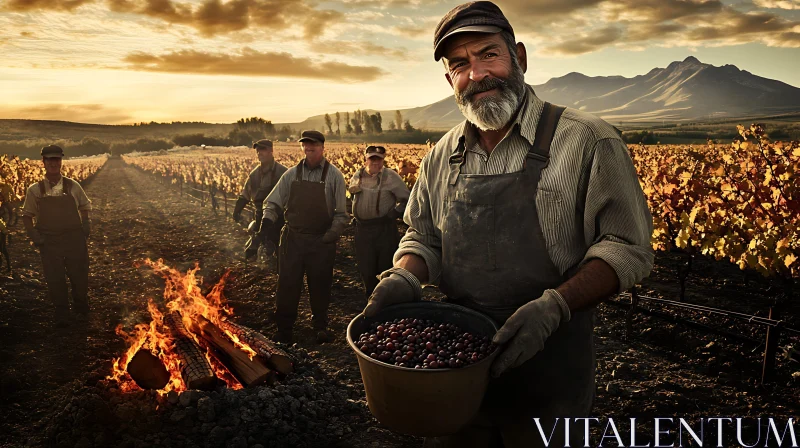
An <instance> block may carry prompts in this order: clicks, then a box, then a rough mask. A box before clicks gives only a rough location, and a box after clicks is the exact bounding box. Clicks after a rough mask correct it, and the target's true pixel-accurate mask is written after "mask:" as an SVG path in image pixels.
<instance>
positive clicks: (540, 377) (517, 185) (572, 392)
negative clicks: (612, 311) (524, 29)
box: [441, 103, 595, 447]
mask: <svg viewBox="0 0 800 448" xmlns="http://www.w3.org/2000/svg"><path fill="white" fill-rule="evenodd" d="M559 109H560V110H559ZM562 111H563V109H561V108H556V107H554V106H551V105H550V104H549V103H546V104H545V108H544V110H543V112H542V118H541V119H540V120H539V125H538V126H537V130H536V137H535V140H534V144H533V146H532V147H531V149H530V150H529V151H528V154H527V156H526V162H525V167H524V168H523V171H521V172H519V173H512V174H500V175H474V174H461V167H462V165H463V164H464V160H465V157H464V151H465V147H464V139H463V138H462V139H461V141H460V143H459V145H458V147H457V148H456V150H455V152H454V153H453V155H452V156H451V158H450V175H449V177H448V186H447V203H446V207H445V210H446V211H445V218H444V226H443V229H442V279H441V290H442V292H444V293H445V294H446V295H447V297H448V300H449V301H452V302H454V303H458V304H460V305H464V306H467V307H469V308H472V309H475V310H478V311H480V312H482V313H485V314H487V315H489V316H491V317H492V318H493V319H494V320H495V321H497V323H498V324H503V323H504V322H505V321H506V319H508V317H509V316H511V315H512V314H513V313H514V311H516V310H517V309H518V308H519V307H520V306H522V305H524V304H526V303H528V302H530V301H531V300H534V299H537V298H539V297H540V296H541V294H542V293H543V292H544V290H545V289H549V288H556V287H557V286H559V285H561V284H562V283H563V282H564V281H566V280H567V278H568V276H566V275H562V274H561V273H560V272H559V270H558V268H557V267H556V266H555V264H554V263H553V261H552V260H551V259H550V256H549V254H548V251H547V243H546V241H545V239H544V234H543V233H542V226H541V223H540V218H539V214H538V210H537V207H536V198H537V195H539V194H544V195H546V198H543V199H545V200H553V201H558V200H559V198H558V197H557V193H555V192H549V191H543V190H540V189H538V186H539V180H540V178H541V171H542V169H544V168H545V167H546V166H547V164H548V161H549V154H550V143H551V142H552V137H553V134H554V132H555V127H556V124H557V123H558V119H559V117H560V113H561V112H562ZM546 225H558V223H554V222H547V223H546ZM592 334H593V311H592V310H589V311H585V312H576V313H573V314H572V319H571V320H570V321H569V322H564V323H562V324H561V326H560V327H559V328H558V329H557V330H556V331H555V332H554V333H553V334H552V335H551V336H550V338H549V339H548V340H547V342H546V343H545V346H544V349H543V350H542V351H541V352H539V353H538V354H536V355H535V356H534V357H533V358H532V359H531V360H529V361H528V362H526V363H524V364H523V365H521V366H519V367H517V368H512V369H510V370H508V371H507V372H506V373H504V374H503V375H502V376H501V377H500V378H498V379H493V380H492V381H491V382H490V384H489V389H488V391H487V393H486V395H485V397H484V403H483V406H482V412H481V415H480V416H479V418H478V421H480V422H482V423H479V425H480V426H483V427H484V428H486V429H487V430H493V431H500V432H502V434H503V439H504V442H505V446H506V447H511V446H520V445H517V443H523V445H521V446H526V447H528V446H534V445H532V443H533V442H534V441H533V440H531V439H530V438H531V437H532V436H534V435H537V434H538V432H535V431H536V430H535V426H533V425H534V422H533V420H532V418H533V417H541V418H553V417H582V416H586V415H587V414H588V412H589V410H590V408H591V404H592V399H593V397H594V388H595V385H594V370H595V357H594V346H593V343H592ZM543 427H546V426H544V424H543ZM550 428H552V426H550ZM559 428H560V432H561V433H563V426H560V427H559ZM473 429H474V428H473ZM531 429H533V431H534V432H532V433H531V432H530V430H531ZM465 431H467V432H469V431H470V429H469V428H467V429H466V430H465ZM454 438H458V435H456V436H454ZM472 438H473V437H472V436H470V437H468V438H466V440H464V439H460V440H459V442H458V445H459V446H484V445H480V443H485V442H474V443H478V444H477V445H468V444H467V445H465V443H467V441H468V440H470V439H472ZM536 439H538V436H536ZM475 440H477V439H475ZM519 440H521V442H517V441H519ZM470 443H472V442H470ZM445 446H454V445H453V444H448V443H445ZM553 446H555V445H553Z"/></svg>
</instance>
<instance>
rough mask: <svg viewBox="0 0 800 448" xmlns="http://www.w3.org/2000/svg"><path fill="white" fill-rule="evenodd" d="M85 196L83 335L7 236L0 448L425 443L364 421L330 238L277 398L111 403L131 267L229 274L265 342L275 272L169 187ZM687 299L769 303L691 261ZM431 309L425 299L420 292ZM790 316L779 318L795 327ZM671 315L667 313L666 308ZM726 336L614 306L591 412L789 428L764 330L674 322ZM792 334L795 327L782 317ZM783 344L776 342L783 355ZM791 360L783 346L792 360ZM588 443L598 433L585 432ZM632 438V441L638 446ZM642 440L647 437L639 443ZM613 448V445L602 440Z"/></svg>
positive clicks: (139, 309) (344, 272) (131, 301)
mask: <svg viewBox="0 0 800 448" xmlns="http://www.w3.org/2000/svg"><path fill="white" fill-rule="evenodd" d="M86 191H87V194H88V195H89V197H90V198H91V199H92V200H93V206H94V208H95V211H94V213H93V224H94V230H93V235H92V237H91V238H90V248H89V251H90V254H91V256H92V265H91V277H90V282H91V283H90V284H91V306H92V314H91V317H90V319H89V322H88V323H86V324H79V323H76V324H74V325H73V326H71V327H70V328H67V329H55V328H54V327H53V316H52V313H51V311H50V307H49V303H48V301H47V297H46V290H45V286H44V282H43V276H42V275H41V274H40V272H39V266H40V263H39V260H38V255H37V253H36V252H35V250H34V248H33V247H32V246H30V245H29V244H28V242H27V240H26V239H25V236H24V231H23V230H22V226H21V223H20V225H18V226H17V227H16V228H14V229H13V231H12V235H11V242H10V246H9V251H10V252H11V256H12V260H13V261H12V268H13V271H12V273H11V274H8V275H5V274H4V276H2V277H0V394H1V395H0V396H1V397H2V400H0V412H2V414H3V415H4V419H2V421H0V428H1V429H0V431H2V434H3V437H2V438H0V446H4V447H5V446H8V447H17V446H76V447H77V446H80V447H92V446H94V447H100V446H130V447H140V446H175V447H194V446H200V447H217V446H220V447H226V446H230V447H257V446H261V447H270V446H308V447H317V446H319V447H323V446H326V447H327V446H340V447H373V446H375V447H378V446H380V447H406V446H408V447H415V446H421V439H418V438H413V437H408V436H402V435H398V434H394V433H392V432H391V431H389V430H387V429H385V428H382V427H381V426H380V425H379V424H378V423H377V422H376V421H375V420H374V419H373V418H372V416H371V414H370V413H369V410H368V409H367V407H366V403H365V401H364V393H363V387H362V385H361V377H360V373H359V370H358V365H357V363H356V358H355V356H354V354H353V353H352V351H351V350H350V348H349V347H348V345H347V343H346V341H345V338H344V334H345V328H346V326H347V324H348V323H349V321H350V320H351V319H352V317H353V316H355V315H356V314H357V313H358V312H359V311H360V310H361V309H362V308H363V306H364V302H365V299H364V296H363V293H362V290H361V283H360V279H359V278H358V275H357V272H356V269H355V262H354V259H353V255H352V253H353V252H352V250H351V244H352V235H351V233H350V232H349V231H348V233H346V234H345V236H344V237H343V238H342V240H341V241H340V243H339V252H338V254H337V263H336V268H335V283H334V286H333V303H332V305H331V311H330V315H331V326H332V329H333V330H334V333H335V340H334V341H333V342H332V343H327V344H322V345H318V344H316V343H315V342H314V334H313V332H312V330H311V322H310V310H309V308H308V303H307V299H306V298H305V297H304V299H303V300H302V301H301V315H300V319H299V321H298V324H297V330H296V332H295V339H296V342H297V345H296V346H295V347H290V348H289V350H290V351H292V352H293V353H294V354H295V355H296V356H297V357H298V359H299V360H300V363H299V365H300V367H301V368H300V369H299V372H298V374H297V375H295V376H294V378H291V379H287V380H286V381H284V382H282V383H280V385H278V386H276V387H268V386H263V387H258V388H254V389H249V390H239V391H230V390H218V391H215V392H210V393H200V392H192V393H188V394H186V393H185V394H180V395H177V394H171V395H167V396H164V397H159V396H158V395H157V394H153V393H148V392H138V393H132V394H122V393H120V392H119V391H118V390H117V389H116V388H115V384H114V383H113V382H109V381H107V380H106V379H105V377H106V376H107V375H108V374H109V373H110V366H111V359H112V358H113V357H117V356H119V355H120V354H121V353H122V352H123V351H124V349H125V345H124V343H123V341H122V340H121V339H120V338H119V337H118V336H117V335H116V334H115V333H114V327H115V326H116V325H117V324H118V323H123V324H124V325H126V326H130V325H132V324H134V323H137V322H144V321H145V320H146V319H147V316H148V315H147V312H146V300H147V298H149V297H153V298H158V297H160V296H161V292H162V289H163V280H161V279H159V278H157V277H156V276H154V275H153V274H152V273H151V272H149V271H148V270H147V269H146V268H136V267H134V262H135V261H136V260H140V259H143V258H146V257H149V258H153V259H157V258H163V259H164V260H165V262H166V263H167V264H169V265H172V266H175V267H178V268H180V269H183V270H185V269H188V268H190V267H192V266H193V265H194V262H195V261H199V262H200V265H201V268H202V269H201V271H200V272H201V274H203V276H204V278H205V285H206V286H209V285H212V284H214V283H215V282H216V281H217V280H218V279H219V278H220V277H221V276H222V274H223V273H224V272H225V271H226V270H231V271H232V277H231V279H230V281H229V283H228V286H227V287H226V289H225V294H226V296H227V297H228V299H229V302H230V304H231V306H232V307H233V309H234V310H235V316H234V319H235V320H236V321H238V322H240V323H243V324H245V325H248V326H250V327H253V328H256V329H258V330H260V331H262V332H263V333H264V334H266V335H270V334H271V332H273V331H274V329H275V328H274V324H273V323H272V321H271V317H270V316H271V310H272V307H273V304H274V291H275V285H276V275H275V271H274V264H272V263H268V262H258V263H250V264H246V263H244V262H243V260H242V257H241V247H242V244H243V242H244V241H245V240H246V238H247V236H246V233H245V231H244V229H243V227H242V225H241V224H239V223H234V222H232V221H231V220H230V219H229V218H228V219H226V218H225V217H224V215H223V214H222V213H219V214H217V215H215V214H214V213H213V212H212V211H211V209H210V208H208V207H200V206H199V204H197V203H196V202H194V201H191V200H189V199H187V197H186V196H183V197H182V196H181V195H180V194H179V191H178V190H177V189H176V188H175V187H174V186H171V185H168V184H166V183H162V182H160V181H159V180H158V179H156V178H154V177H152V176H151V175H148V174H145V173H142V172H140V171H138V170H136V169H134V168H131V167H128V166H126V165H124V163H123V162H122V161H120V160H110V161H109V163H108V165H107V166H106V167H104V168H103V169H102V170H101V171H100V172H99V173H98V174H97V176H96V177H95V178H93V179H92V180H90V181H89V182H88V184H87V186H86ZM680 262H681V259H680V257H677V256H671V255H667V256H664V255H659V257H658V260H657V266H656V268H655V269H654V272H653V275H652V277H651V278H650V279H648V280H647V281H646V282H645V283H644V284H643V287H642V290H643V291H644V292H646V293H648V294H651V295H661V296H665V297H669V298H674V297H675V296H676V294H677V292H676V291H677V282H676V280H675V274H676V270H677V266H678V265H679V263H680ZM688 286H689V287H688V292H689V293H688V297H687V300H690V301H696V302H699V303H705V304H709V305H712V306H720V307H727V308H733V309H738V310H741V311H743V312H748V313H756V312H757V313H759V314H760V315H765V310H766V305H767V304H768V303H769V300H770V298H771V297H772V296H773V295H774V294H775V292H774V290H767V289H766V288H767V286H768V285H767V284H766V283H765V282H763V281H761V280H759V279H747V284H746V285H745V279H744V277H743V276H742V275H741V274H740V273H738V272H737V270H736V268H735V267H734V268H733V270H732V269H731V268H730V266H729V265H728V264H727V263H725V262H711V261H708V260H698V261H696V262H695V266H694V271H693V274H692V277H690V281H689V285H688ZM426 295H428V296H429V297H430V298H433V299H435V298H437V297H439V294H438V293H437V291H436V290H435V289H431V290H428V291H427V292H426ZM796 311H797V310H796V308H792V309H790V310H789V314H787V315H789V316H796V315H797V312H796ZM673 313H674V312H673ZM680 314H681V315H684V317H689V318H692V319H694V320H697V321H703V322H706V323H708V324H713V325H718V326H720V327H725V328H728V329H729V330H731V331H733V332H737V333H740V334H744V335H746V336H747V337H749V338H750V339H752V340H753V341H754V342H747V341H739V340H734V339H730V338H726V337H722V336H717V335H714V334H713V333H708V332H702V331H698V330H693V329H690V328H688V327H686V326H685V325H683V324H680V323H666V322H664V321H662V320H659V319H656V318H654V317H648V316H645V315H643V314H637V315H636V316H635V317H634V321H633V326H632V329H633V332H632V333H631V335H630V336H631V337H630V338H627V339H626V337H625V335H626V332H625V311H624V310H622V309H618V308H616V307H611V306H606V305H603V306H601V307H600V308H599V310H598V319H597V323H598V326H597V330H596V341H597V347H598V366H597V367H598V370H597V372H598V381H597V400H596V402H595V408H594V411H593V415H595V416H597V417H609V416H615V417H619V418H628V417H631V416H635V417H638V418H640V419H643V420H646V419H649V418H653V417H665V416H667V417H677V416H680V417H685V418H687V419H688V418H694V417H697V416H742V417H744V416H773V417H776V418H784V419H785V418H788V417H790V416H794V417H795V418H796V417H797V416H798V414H800V412H798V411H799V410H800V407H799V406H798V402H800V401H799V400H798V399H799V398H800V392H798V385H800V378H798V377H800V374H797V375H795V376H794V377H793V376H792V374H793V373H794V372H797V371H800V364H798V362H797V361H793V360H791V359H790V358H789V357H782V358H781V359H780V360H779V363H778V370H777V372H778V377H777V380H776V381H775V382H774V383H773V384H772V385H769V386H761V385H760V384H759V381H758V379H759V378H760V369H761V364H760V357H761V353H762V352H763V346H761V344H762V343H763V338H764V333H763V329H762V328H760V327H753V326H750V325H748V324H744V323H737V322H733V321H730V322H728V321H727V320H725V319H720V318H716V317H713V316H710V317H709V316H704V315H701V314H698V313H680ZM791 322H792V324H793V325H794V326H795V327H798V326H800V325H797V324H796V323H794V322H795V321H794V318H792V319H791ZM792 343H793V340H791V339H789V338H784V339H783V340H782V343H781V345H782V346H783V347H786V346H788V345H790V344H792ZM787 353H789V351H788V350H787ZM595 432H596V430H595ZM637 441H638V440H637ZM641 441H642V442H643V443H646V442H647V439H646V438H642V439H641ZM612 446H613V445H612Z"/></svg>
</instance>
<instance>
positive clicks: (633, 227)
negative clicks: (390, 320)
mask: <svg viewBox="0 0 800 448" xmlns="http://www.w3.org/2000/svg"><path fill="white" fill-rule="evenodd" d="M434 58H435V59H436V60H437V61H438V60H439V59H442V60H443V62H444V67H445V78H446V79H447V81H448V82H449V83H450V85H451V86H452V87H453V91H454V94H455V98H456V102H457V103H458V107H459V109H460V110H461V112H462V113H463V114H464V116H465V117H466V119H467V120H466V121H465V122H463V123H461V124H459V125H458V126H456V127H455V128H453V129H452V130H451V131H450V132H448V133H447V134H446V135H445V136H444V137H443V138H442V139H441V140H440V141H439V142H438V143H437V144H436V146H435V147H434V148H433V150H432V151H431V152H430V153H428V154H427V155H426V156H425V158H424V159H423V161H422V164H421V166H420V172H419V176H418V179H417V182H416V183H415V184H414V187H413V189H412V191H411V197H410V199H409V201H408V205H407V208H406V212H405V222H406V224H408V225H409V229H408V231H407V233H406V235H405V236H404V237H403V239H402V240H401V242H400V245H399V248H398V250H397V251H396V253H395V255H394V267H393V268H392V269H389V270H387V271H385V272H383V273H382V274H381V281H380V283H379V284H378V286H377V287H376V288H375V291H374V292H373V294H372V296H371V297H370V300H369V303H368V304H367V307H366V308H365V310H364V313H365V314H366V315H367V316H374V315H375V314H376V313H377V312H378V311H379V310H380V309H382V308H383V307H385V306H387V305H391V304H395V303H401V302H410V301H413V300H419V299H420V297H421V288H420V284H422V283H430V284H438V285H439V287H440V289H441V291H442V292H444V293H445V294H446V296H447V300H448V301H450V302H452V303H456V304H459V305H463V306H466V307H469V308H472V309H475V310H478V311H480V312H482V313H485V314H487V315H489V316H491V317H492V318H493V319H494V320H495V321H496V322H497V323H498V324H501V325H502V326H501V327H500V330H499V331H498V332H497V334H496V335H495V336H494V339H493V341H494V342H495V343H496V344H499V345H501V348H500V350H501V352H500V354H499V355H498V356H497V357H496V358H495V360H494V364H493V365H492V375H493V377H494V378H493V379H492V381H491V382H490V384H489V388H488V390H487V392H486V396H485V397H484V400H483V405H482V408H481V412H480V413H479V415H478V416H477V417H476V418H475V420H474V421H473V422H471V424H469V425H468V426H467V427H465V428H464V429H463V430H462V431H461V432H459V433H458V434H454V435H452V436H448V437H443V438H439V439H437V440H432V439H429V440H427V441H426V445H427V446H445V447H487V446H505V447H526V448H527V447H532V446H542V443H543V442H542V438H541V436H540V432H539V426H538V425H541V428H542V429H543V431H544V433H545V434H547V435H550V436H552V439H551V440H550V444H549V446H564V442H565V440H564V437H565V431H564V430H562V429H561V428H563V426H559V427H558V428H559V430H558V431H555V432H554V433H553V434H551V432H550V431H552V429H553V427H554V423H555V422H556V418H559V417H562V418H563V417H567V418H577V417H585V416H587V415H588V414H589V411H590V409H591V405H592V401H593V397H594V390H595V383H594V369H595V352H594V346H593V342H592V335H593V317H594V308H595V307H596V306H597V305H598V304H599V303H600V302H602V301H603V300H606V299H607V298H609V297H611V296H612V295H614V294H616V293H619V292H622V291H624V290H626V289H628V288H630V287H631V286H633V285H634V284H635V283H636V282H638V281H639V280H641V279H642V278H644V277H645V276H647V275H648V274H649V272H650V269H651V268H652V264H653V249H652V248H651V246H650V235H651V233H652V217H651V215H650V212H649V210H648V208H647V203H646V201H645V197H644V195H643V193H642V189H641V187H640V185H639V181H638V178H637V176H636V171H635V169H634V167H633V163H632V162H631V159H630V156H629V154H628V149H627V147H626V145H625V143H624V142H623V141H622V140H621V139H620V137H619V135H618V134H617V133H616V131H615V129H614V128H613V127H612V126H610V125H609V124H607V123H605V122H604V121H603V120H601V119H599V118H597V117H594V116H592V115H589V114H586V113H583V112H580V111H577V110H573V109H564V108H561V107H557V106H554V105H552V104H549V103H546V102H544V101H542V100H540V99H539V98H538V97H537V96H536V94H535V92H534V91H533V89H532V88H531V87H530V86H529V85H526V84H525V77H524V73H525V71H526V70H527V67H528V58H527V52H526V49H525V46H524V45H523V44H522V43H517V42H516V39H515V38H514V31H513V29H512V27H511V25H510V24H509V22H508V20H507V19H506V17H505V16H504V15H503V13H502V11H501V10H500V9H499V8H498V7H497V6H496V5H495V4H493V3H491V2H487V1H482V2H473V3H466V4H463V5H460V6H457V7H455V8H454V9H453V10H451V11H450V12H449V13H447V15H445V16H444V17H443V18H442V20H441V21H440V22H439V24H438V26H437V27H436V31H435V33H434ZM537 422H538V423H537ZM582 432H583V431H582V426H581V425H577V424H576V425H572V427H571V433H570V440H571V441H572V442H571V443H573V444H577V443H578V442H576V441H579V440H582V437H583V434H582Z"/></svg>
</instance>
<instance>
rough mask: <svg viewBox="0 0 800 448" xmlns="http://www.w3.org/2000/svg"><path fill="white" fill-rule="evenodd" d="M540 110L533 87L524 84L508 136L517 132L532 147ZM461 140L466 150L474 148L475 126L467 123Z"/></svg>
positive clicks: (539, 103)
mask: <svg viewBox="0 0 800 448" xmlns="http://www.w3.org/2000/svg"><path fill="white" fill-rule="evenodd" d="M542 109H544V101H542V100H540V99H539V97H537V96H536V93H535V92H534V91H533V87H531V86H530V85H528V84H525V97H524V98H523V100H522V107H521V108H520V110H519V111H518V112H517V115H516V117H514V121H513V123H514V124H513V125H512V126H511V128H510V129H509V131H508V133H509V135H511V134H512V133H513V132H515V131H516V130H519V133H520V135H521V136H522V137H524V138H525V140H527V141H528V144H530V145H533V139H534V136H535V135H536V125H537V124H538V123H539V117H540V116H541V115H542ZM461 138H462V139H464V142H465V145H466V146H465V147H466V148H467V150H469V149H470V148H472V147H474V146H475V143H476V142H477V141H478V128H477V126H475V125H474V124H472V123H470V122H469V121H467V122H466V125H465V126H464V131H463V133H462V134H461Z"/></svg>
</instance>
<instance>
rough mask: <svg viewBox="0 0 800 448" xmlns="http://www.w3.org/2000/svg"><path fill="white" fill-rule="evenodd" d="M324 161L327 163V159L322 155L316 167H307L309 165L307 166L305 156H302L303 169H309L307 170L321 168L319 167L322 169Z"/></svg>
mask: <svg viewBox="0 0 800 448" xmlns="http://www.w3.org/2000/svg"><path fill="white" fill-rule="evenodd" d="M326 163H328V159H326V158H325V157H323V158H322V162H320V163H319V165H317V166H316V167H314V168H311V167H309V166H308V164H307V163H306V159H305V157H303V167H304V168H305V169H307V170H309V171H314V170H318V169H319V170H321V169H322V167H323V166H325V164H326Z"/></svg>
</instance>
